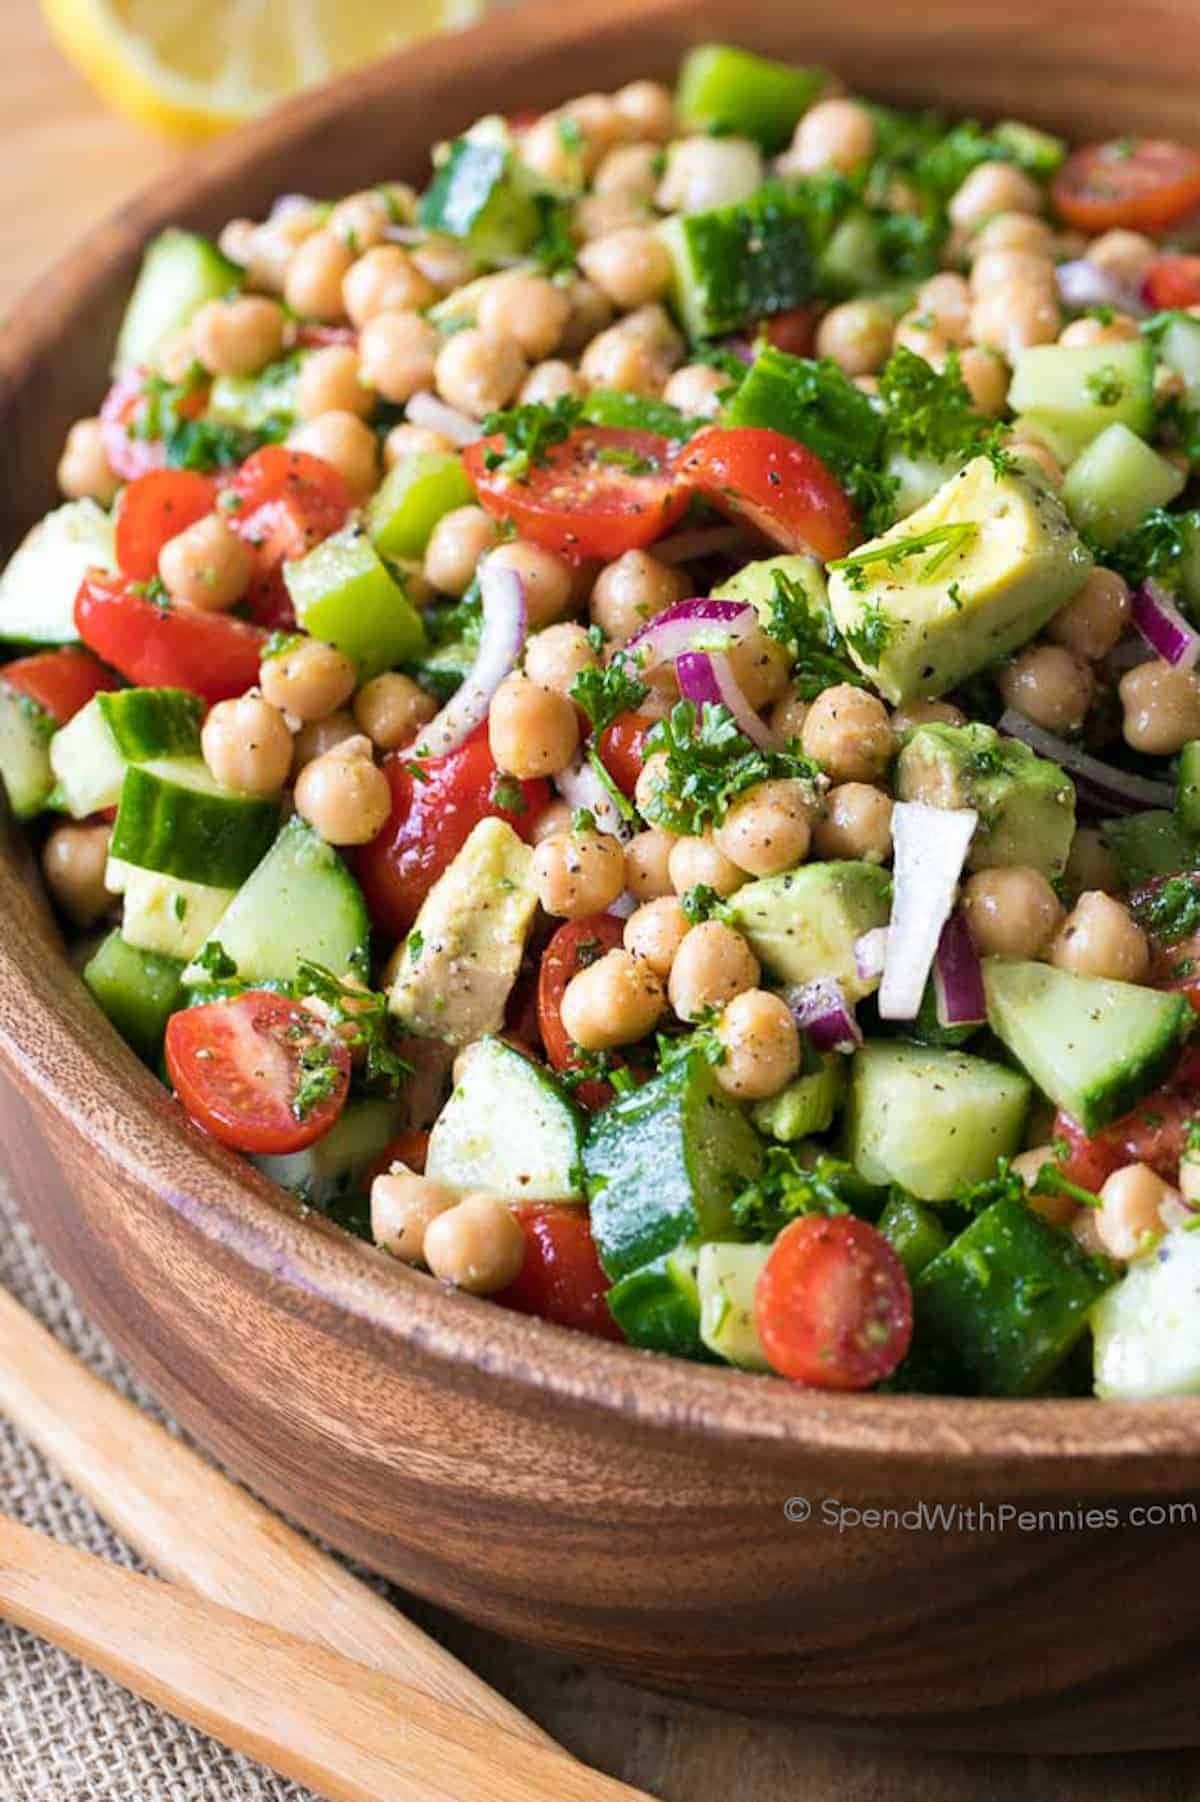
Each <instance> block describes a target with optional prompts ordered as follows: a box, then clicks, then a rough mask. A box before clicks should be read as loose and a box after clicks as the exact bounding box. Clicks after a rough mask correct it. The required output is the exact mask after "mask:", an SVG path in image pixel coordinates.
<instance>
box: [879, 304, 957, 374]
mask: <svg viewBox="0 0 1200 1802" xmlns="http://www.w3.org/2000/svg"><path fill="white" fill-rule="evenodd" d="M892 342H893V344H894V345H895V347H896V349H897V350H911V351H912V353H913V355H914V356H915V357H924V359H925V361H926V362H927V363H930V364H932V365H933V367H934V368H935V369H940V368H941V366H942V364H943V363H944V362H945V360H946V352H947V351H948V350H949V348H950V340H949V339H948V338H947V337H946V336H945V335H944V334H943V333H942V332H941V331H939V329H938V325H937V321H936V320H935V318H934V316H933V314H932V313H905V315H904V317H903V318H902V319H898V320H897V321H896V328H895V331H894V333H893V335H892Z"/></svg>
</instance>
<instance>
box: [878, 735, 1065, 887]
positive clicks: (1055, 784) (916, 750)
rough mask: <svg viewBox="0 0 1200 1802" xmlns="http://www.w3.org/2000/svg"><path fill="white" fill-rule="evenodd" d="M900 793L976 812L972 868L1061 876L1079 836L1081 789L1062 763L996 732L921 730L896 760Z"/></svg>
mask: <svg viewBox="0 0 1200 1802" xmlns="http://www.w3.org/2000/svg"><path fill="white" fill-rule="evenodd" d="M895 788H896V793H897V795H899V797H900V799H901V800H902V801H924V802H925V803H926V805H927V806H930V807H950V808H964V807H973V808H974V809H975V810H976V812H977V813H978V815H979V825H978V827H977V828H976V831H975V837H974V838H973V839H972V841H971V848H970V851H969V852H968V854H967V862H968V863H969V865H970V867H971V868H972V869H973V870H988V869H992V868H993V867H994V866H995V865H997V864H1028V865H1031V866H1032V867H1033V868H1034V869H1035V870H1041V871H1042V872H1043V874H1044V875H1046V876H1050V877H1053V876H1061V875H1062V872H1063V870H1064V869H1065V868H1066V864H1067V856H1068V853H1069V852H1070V849H1071V840H1072V838H1073V837H1074V836H1075V790H1074V788H1073V787H1072V785H1071V782H1070V781H1069V779H1068V778H1067V777H1066V776H1065V775H1064V774H1063V772H1062V770H1060V769H1059V767H1058V765H1057V764H1056V763H1051V762H1050V761H1049V759H1048V758H1045V757H1038V756H1036V755H1035V754H1034V752H1032V751H1031V750H1030V749H1029V747H1028V745H1024V744H1022V743H1021V741H1020V740H1019V739H1016V738H1001V736H1000V734H999V733H998V732H997V731H996V730H995V729H994V727H992V726H985V725H983V724H981V723H972V724H971V725H969V726H946V725H942V724H940V723H936V724H934V725H931V726H918V727H917V728H916V730H915V731H913V732H910V733H909V735H908V737H907V739H906V740H905V743H904V746H903V748H902V749H901V752H900V756H899V757H898V759H897V761H896V771H895Z"/></svg>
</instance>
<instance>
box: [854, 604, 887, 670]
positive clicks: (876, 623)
mask: <svg viewBox="0 0 1200 1802" xmlns="http://www.w3.org/2000/svg"><path fill="white" fill-rule="evenodd" d="M852 585H853V584H852ZM895 630H896V627H895V623H894V621H892V620H891V619H889V618H888V616H887V614H886V613H885V612H884V610H883V607H882V605H881V603H880V602H879V601H871V602H869V604H868V605H867V606H866V607H864V608H863V610H862V612H861V614H860V615H859V619H858V624H857V625H856V626H851V628H850V630H849V631H848V632H847V633H846V643H847V644H848V645H850V646H851V648H852V649H853V650H855V651H857V653H858V655H859V656H860V657H861V658H862V660H863V662H864V663H866V664H869V665H870V667H871V668H872V669H878V668H879V663H880V659H881V658H882V656H883V653H884V652H885V651H886V650H887V648H888V645H889V644H890V643H891V641H892V638H893V635H894V633H895Z"/></svg>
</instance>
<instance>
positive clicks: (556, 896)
mask: <svg viewBox="0 0 1200 1802" xmlns="http://www.w3.org/2000/svg"><path fill="white" fill-rule="evenodd" d="M533 879H534V882H535V883H536V885H537V891H538V900H539V901H540V902H541V904H542V906H543V908H544V909H545V910H546V912H547V913H548V914H557V915H558V916H559V917H560V918H561V919H564V920H578V919H582V918H584V917H585V916H586V915H587V914H599V913H603V912H604V911H605V909H606V908H609V907H611V906H612V904H613V902H614V901H615V900H616V898H617V896H618V895H619V894H620V893H621V891H622V889H623V888H624V887H625V854H624V852H623V851H622V849H621V845H620V842H619V840H617V839H615V838H613V837H612V836H611V835H610V834H609V833H606V832H591V831H584V832H575V831H572V832H563V833H560V834H558V835H557V836H556V837H554V838H545V839H543V840H542V841H541V843H540V844H539V845H538V847H537V850H536V851H535V852H534V854H533Z"/></svg>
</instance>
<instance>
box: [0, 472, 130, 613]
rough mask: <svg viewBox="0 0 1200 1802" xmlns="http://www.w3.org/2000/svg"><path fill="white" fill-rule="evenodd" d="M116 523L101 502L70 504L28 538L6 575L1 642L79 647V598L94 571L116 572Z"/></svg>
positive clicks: (0, 595) (1, 580) (0, 603)
mask: <svg viewBox="0 0 1200 1802" xmlns="http://www.w3.org/2000/svg"><path fill="white" fill-rule="evenodd" d="M115 564H116V555H115V552H114V549H113V522H112V520H111V519H110V518H109V516H108V514H107V513H106V512H105V511H104V509H103V508H102V507H98V506H97V505H96V503H95V501H86V500H85V501H68V502H67V503H66V505H65V506H63V507H56V508H55V509H54V511H53V513H47V515H46V517H45V519H43V520H40V521H39V522H38V524H37V525H36V526H34V528H33V530H32V531H31V532H29V533H27V534H26V536H25V538H24V539H23V540H22V542H21V544H20V545H18V547H17V549H16V550H15V551H14V552H13V554H12V556H11V558H10V559H9V562H8V566H7V568H6V569H5V571H4V574H3V575H0V639H3V640H5V641H6V642H7V643H8V644H74V643H75V642H76V641H77V640H78V637H79V634H78V632H77V631H76V630H75V597H76V595H77V594H78V593H79V584H80V583H81V582H82V581H83V578H84V576H85V575H86V574H87V572H88V570H89V569H113V568H114V567H115Z"/></svg>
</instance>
